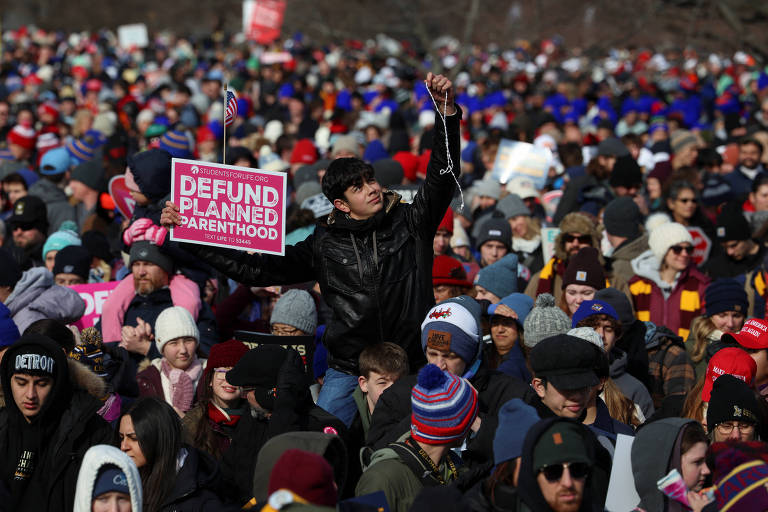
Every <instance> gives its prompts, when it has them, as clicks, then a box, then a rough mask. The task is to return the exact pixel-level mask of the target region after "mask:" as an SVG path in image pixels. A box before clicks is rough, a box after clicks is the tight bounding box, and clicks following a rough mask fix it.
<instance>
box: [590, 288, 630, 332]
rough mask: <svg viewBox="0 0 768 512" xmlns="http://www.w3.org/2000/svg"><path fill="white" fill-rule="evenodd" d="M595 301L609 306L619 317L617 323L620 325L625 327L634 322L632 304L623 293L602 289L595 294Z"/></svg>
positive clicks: (613, 289)
mask: <svg viewBox="0 0 768 512" xmlns="http://www.w3.org/2000/svg"><path fill="white" fill-rule="evenodd" d="M595 299H596V300H601V301H603V302H606V303H608V304H610V305H611V307H612V308H613V309H614V311H616V314H617V315H618V316H619V321H620V322H621V323H622V325H625V326H626V325H629V324H631V323H632V322H634V321H635V314H634V312H633V311H632V304H631V303H630V302H629V298H628V297H627V294H625V293H624V292H621V291H619V290H617V289H616V288H603V289H602V290H598V291H597V293H595Z"/></svg>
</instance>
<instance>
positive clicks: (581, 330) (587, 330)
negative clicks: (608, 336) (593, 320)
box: [566, 327, 605, 351]
mask: <svg viewBox="0 0 768 512" xmlns="http://www.w3.org/2000/svg"><path fill="white" fill-rule="evenodd" d="M566 334H568V335H569V336H575V337H577V338H581V339H583V340H586V341H588V342H590V343H591V344H593V345H594V346H596V347H598V348H599V349H600V350H603V351H605V342H604V341H603V338H601V337H600V335H599V334H597V331H596V330H594V329H593V328H591V327H575V328H573V329H571V330H570V331H568V332H567V333H566Z"/></svg>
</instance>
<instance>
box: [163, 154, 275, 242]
mask: <svg viewBox="0 0 768 512" xmlns="http://www.w3.org/2000/svg"><path fill="white" fill-rule="evenodd" d="M172 162H173V163H172V166H171V168H172V177H171V201H173V202H174V203H175V204H176V205H178V206H179V210H180V213H181V223H182V225H181V226H177V227H174V228H172V229H171V240H176V241H180V242H192V243H196V244H204V245H215V246H217V247H226V248H229V249H243V250H246V251H257V252H263V253H267V254H279V255H281V256H282V255H284V254H285V197H286V175H285V173H281V172H272V171H262V170H259V169H250V168H248V167H236V166H234V165H223V164H214V163H210V162H198V161H195V160H182V159H180V158H174V159H173V161H172Z"/></svg>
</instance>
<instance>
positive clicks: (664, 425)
mask: <svg viewBox="0 0 768 512" xmlns="http://www.w3.org/2000/svg"><path fill="white" fill-rule="evenodd" d="M690 423H696V422H695V421H694V420H690V419H685V418H665V419H662V420H658V421H654V422H653V423H649V424H647V425H646V426H644V427H643V428H641V429H640V430H639V431H638V432H637V434H636V435H635V441H634V443H633V444H632V473H633V474H634V475H635V489H637V494H638V495H639V496H640V504H639V505H638V506H639V507H640V508H642V509H644V510H647V511H648V512H666V511H669V512H673V511H682V510H685V509H684V508H683V506H682V505H681V504H679V503H677V502H676V501H673V500H670V499H669V498H667V497H666V496H665V495H664V494H663V493H662V492H661V491H660V490H659V489H658V487H657V486H656V482H658V481H659V480H660V479H661V478H662V477H665V476H666V475H667V473H669V472H670V471H671V470H672V469H673V468H676V469H677V470H680V456H681V454H680V442H681V439H682V434H683V430H684V429H685V426H686V425H688V424H690Z"/></svg>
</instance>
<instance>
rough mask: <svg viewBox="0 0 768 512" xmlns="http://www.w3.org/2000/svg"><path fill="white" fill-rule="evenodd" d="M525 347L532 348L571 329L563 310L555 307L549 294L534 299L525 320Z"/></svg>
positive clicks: (569, 321) (553, 300)
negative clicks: (534, 301)
mask: <svg viewBox="0 0 768 512" xmlns="http://www.w3.org/2000/svg"><path fill="white" fill-rule="evenodd" d="M523 329H524V330H525V340H524V342H525V346H526V347H528V348H533V347H535V346H536V344H537V343H538V342H540V341H541V340H543V339H545V338H549V337H550V336H555V335H557V334H565V333H567V332H568V331H569V330H570V329H571V320H570V319H569V318H568V315H566V314H565V313H563V310H562V309H560V308H559V307H557V306H555V298H554V297H553V296H552V295H551V294H549V293H542V294H541V295H539V296H538V297H536V303H535V304H534V305H533V309H532V310H531V312H530V313H528V316H527V317H526V318H525V323H524V324H523Z"/></svg>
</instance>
